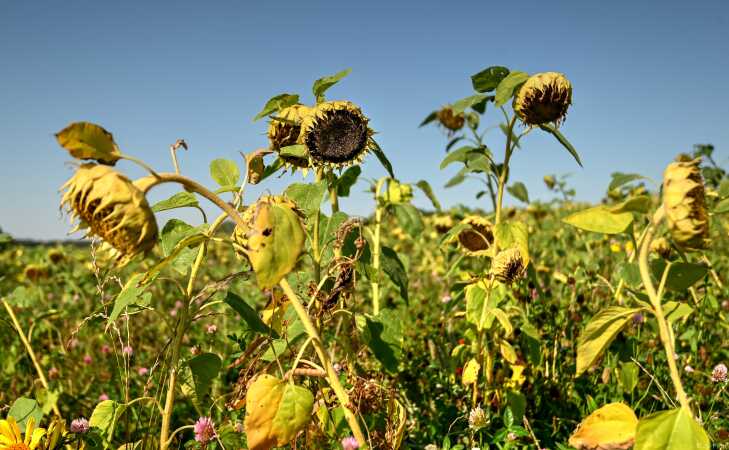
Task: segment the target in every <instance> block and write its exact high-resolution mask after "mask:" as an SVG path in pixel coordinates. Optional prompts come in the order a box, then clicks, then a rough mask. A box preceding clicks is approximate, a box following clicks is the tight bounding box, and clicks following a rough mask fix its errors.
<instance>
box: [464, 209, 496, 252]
mask: <svg viewBox="0 0 729 450" xmlns="http://www.w3.org/2000/svg"><path fill="white" fill-rule="evenodd" d="M461 224H464V225H468V228H466V229H464V230H462V231H461V232H460V233H458V235H457V236H456V239H457V240H458V245H460V247H461V248H462V249H463V250H464V251H465V252H466V254H467V255H470V256H486V255H488V253H489V249H490V248H491V244H492V243H493V242H494V231H493V225H492V224H491V222H489V221H488V219H485V218H483V217H480V216H475V215H469V216H466V217H465V218H464V219H463V220H461Z"/></svg>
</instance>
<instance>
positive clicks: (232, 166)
mask: <svg viewBox="0 0 729 450" xmlns="http://www.w3.org/2000/svg"><path fill="white" fill-rule="evenodd" d="M210 176H211V177H213V180H215V182H216V183H218V184H219V185H220V186H236V185H237V184H238V181H239V180H240V170H239V169H238V165H237V164H236V163H235V162H234V161H231V160H229V159H214V160H213V161H212V162H211V163H210Z"/></svg>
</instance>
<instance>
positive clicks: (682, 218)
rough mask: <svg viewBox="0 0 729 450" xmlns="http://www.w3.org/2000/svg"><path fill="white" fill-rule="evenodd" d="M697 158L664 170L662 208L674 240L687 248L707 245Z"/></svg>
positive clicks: (676, 163) (680, 160)
mask: <svg viewBox="0 0 729 450" xmlns="http://www.w3.org/2000/svg"><path fill="white" fill-rule="evenodd" d="M699 162H700V159H699V158H696V159H693V160H687V158H685V157H679V160H678V161H676V162H673V163H671V164H669V165H668V167H666V171H665V172H664V173H663V209H664V211H665V213H666V219H667V222H668V229H669V231H670V232H671V236H672V237H673V240H674V241H675V242H676V244H678V245H679V246H680V247H682V248H683V249H686V250H696V249H703V248H706V247H707V246H708V245H709V216H708V213H707V211H706V199H705V197H704V180H703V178H702V177H701V169H700V168H699Z"/></svg>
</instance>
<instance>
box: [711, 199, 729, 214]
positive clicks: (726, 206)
mask: <svg viewBox="0 0 729 450" xmlns="http://www.w3.org/2000/svg"><path fill="white" fill-rule="evenodd" d="M712 212H713V213H714V214H724V213H726V212H729V198H725V199H724V200H721V201H720V202H719V203H717V204H716V206H714V209H713V211H712Z"/></svg>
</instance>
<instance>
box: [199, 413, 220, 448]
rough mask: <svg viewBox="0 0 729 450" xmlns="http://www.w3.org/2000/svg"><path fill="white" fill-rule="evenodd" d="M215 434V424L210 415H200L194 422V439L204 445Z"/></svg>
mask: <svg viewBox="0 0 729 450" xmlns="http://www.w3.org/2000/svg"><path fill="white" fill-rule="evenodd" d="M216 436H217V435H216V434H215V425H214V424H213V420H212V419H211V418H210V417H200V418H199V419H197V422H195V440H196V441H197V442H200V443H201V444H203V445H205V444H207V443H208V442H210V441H211V440H212V439H213V438H214V437H216Z"/></svg>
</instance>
